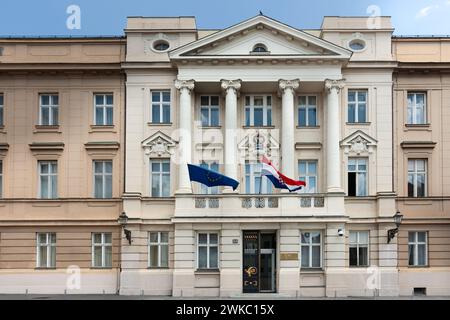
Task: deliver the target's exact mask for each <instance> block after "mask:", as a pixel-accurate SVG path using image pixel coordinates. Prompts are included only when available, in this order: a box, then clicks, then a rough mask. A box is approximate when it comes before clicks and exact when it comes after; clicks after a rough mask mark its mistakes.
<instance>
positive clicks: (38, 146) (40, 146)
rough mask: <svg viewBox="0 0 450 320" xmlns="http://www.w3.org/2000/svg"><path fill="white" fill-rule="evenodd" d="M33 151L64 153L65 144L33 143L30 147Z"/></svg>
mask: <svg viewBox="0 0 450 320" xmlns="http://www.w3.org/2000/svg"><path fill="white" fill-rule="evenodd" d="M29 146H30V150H31V151H42V150H46V151H63V150H64V143H63V142H33V143H31V144H30V145H29Z"/></svg>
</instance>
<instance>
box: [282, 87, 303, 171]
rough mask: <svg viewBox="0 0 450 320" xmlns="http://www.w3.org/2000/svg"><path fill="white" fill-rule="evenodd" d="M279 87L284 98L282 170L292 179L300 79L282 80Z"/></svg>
mask: <svg viewBox="0 0 450 320" xmlns="http://www.w3.org/2000/svg"><path fill="white" fill-rule="evenodd" d="M278 85H279V88H280V91H281V99H282V107H281V109H282V117H281V118H282V123H281V165H282V168H281V171H282V172H283V174H284V175H285V176H287V177H289V178H291V179H295V164H294V160H295V159H294V155H295V124H294V123H295V116H294V115H295V112H294V94H295V90H296V89H298V87H299V86H300V80H299V79H295V80H280V81H279V83H278Z"/></svg>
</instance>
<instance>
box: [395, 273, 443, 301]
mask: <svg viewBox="0 0 450 320" xmlns="http://www.w3.org/2000/svg"><path fill="white" fill-rule="evenodd" d="M415 289H416V291H417V292H414V291H415ZM399 294H400V296H412V295H414V294H426V295H427V296H450V268H417V269H414V268H408V269H400V271H399Z"/></svg>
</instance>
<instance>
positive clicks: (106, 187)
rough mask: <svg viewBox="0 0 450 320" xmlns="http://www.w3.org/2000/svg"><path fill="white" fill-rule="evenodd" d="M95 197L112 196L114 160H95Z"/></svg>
mask: <svg viewBox="0 0 450 320" xmlns="http://www.w3.org/2000/svg"><path fill="white" fill-rule="evenodd" d="M94 197H95V198H112V161H94Z"/></svg>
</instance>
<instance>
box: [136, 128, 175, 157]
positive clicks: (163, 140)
mask: <svg viewBox="0 0 450 320" xmlns="http://www.w3.org/2000/svg"><path fill="white" fill-rule="evenodd" d="M176 144H177V142H176V141H175V140H173V139H172V138H171V137H169V136H168V135H166V134H165V133H163V132H161V131H158V132H156V133H155V134H153V135H151V136H150V137H148V138H147V139H145V140H144V141H142V148H144V150H145V154H146V155H149V156H157V157H170V156H171V155H172V154H173V149H174V148H175V147H176Z"/></svg>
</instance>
